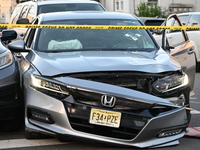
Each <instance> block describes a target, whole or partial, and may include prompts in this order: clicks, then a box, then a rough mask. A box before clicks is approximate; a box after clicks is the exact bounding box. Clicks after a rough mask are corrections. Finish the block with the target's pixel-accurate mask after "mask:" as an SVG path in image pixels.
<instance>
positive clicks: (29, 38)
mask: <svg viewBox="0 0 200 150" xmlns="http://www.w3.org/2000/svg"><path fill="white" fill-rule="evenodd" d="M32 24H35V25H37V24H38V18H36V19H35V20H33V23H32ZM35 31H36V28H33V29H32V28H29V29H28V30H27V32H26V34H25V36H24V42H25V45H26V47H28V48H30V47H31V46H32V42H33V38H34V34H35Z"/></svg>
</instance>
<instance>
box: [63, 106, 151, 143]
mask: <svg viewBox="0 0 200 150" xmlns="http://www.w3.org/2000/svg"><path fill="white" fill-rule="evenodd" d="M64 105H65V108H66V110H67V115H68V118H69V122H70V124H71V127H72V128H73V129H74V130H77V131H81V132H86V133H91V134H95V135H100V136H107V137H112V138H120V139H126V140H130V139H133V138H135V136H136V135H137V134H138V133H139V132H140V130H141V129H142V128H143V126H144V125H145V124H146V122H147V121H148V119H149V118H146V117H142V116H141V117H138V116H135V115H131V114H126V113H125V112H123V113H122V118H121V123H120V127H119V128H112V127H107V126H100V125H95V124H90V123H89V118H90V111H91V108H90V107H89V106H83V105H77V104H70V103H67V102H64ZM134 118H136V119H137V120H138V121H143V122H145V123H144V125H143V126H140V127H138V126H136V125H135V124H134V123H133V121H134Z"/></svg>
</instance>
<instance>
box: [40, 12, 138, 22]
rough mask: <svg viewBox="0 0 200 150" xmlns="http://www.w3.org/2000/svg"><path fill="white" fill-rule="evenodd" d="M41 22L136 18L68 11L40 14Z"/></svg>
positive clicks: (117, 13)
mask: <svg viewBox="0 0 200 150" xmlns="http://www.w3.org/2000/svg"><path fill="white" fill-rule="evenodd" d="M39 17H40V18H41V21H51V20H64V19H131V20H133V19H135V20H138V19H137V18H136V17H135V16H133V15H131V14H127V13H121V12H108V11H67V12H54V13H46V14H40V15H39Z"/></svg>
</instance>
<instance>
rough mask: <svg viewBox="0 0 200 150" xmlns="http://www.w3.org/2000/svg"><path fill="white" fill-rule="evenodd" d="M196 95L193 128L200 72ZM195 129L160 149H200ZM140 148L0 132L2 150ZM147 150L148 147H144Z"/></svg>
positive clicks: (198, 113)
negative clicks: (31, 138) (35, 138)
mask: <svg viewBox="0 0 200 150" xmlns="http://www.w3.org/2000/svg"><path fill="white" fill-rule="evenodd" d="M194 92H195V95H194V96H192V97H191V108H193V109H195V110H194V111H192V119H191V122H190V126H191V128H189V129H193V127H194V129H197V130H198V127H200V101H199V99H200V73H197V74H196V79H195V87H194ZM197 130H193V131H195V133H194V134H196V135H197V134H199V137H198V135H197V136H184V137H183V138H181V139H180V140H179V142H180V144H179V145H177V146H171V147H164V148H157V149H158V150H199V149H200V148H199V147H200V142H199V141H200V129H199V131H197ZM1 149H4V150H11V149H14V150H63V149H67V150H73V149H75V150H94V149H95V150H125V149H126V150H129V149H131V150H139V148H134V147H125V146H118V145H106V144H102V143H93V142H88V141H87V142H86V141H74V142H60V141H58V140H57V139H54V138H47V139H40V140H26V139H25V137H24V130H23V129H22V130H21V131H20V132H16V133H0V150H1ZM143 150H146V149H143Z"/></svg>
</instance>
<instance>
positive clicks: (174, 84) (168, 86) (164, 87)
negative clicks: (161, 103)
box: [153, 74, 188, 93]
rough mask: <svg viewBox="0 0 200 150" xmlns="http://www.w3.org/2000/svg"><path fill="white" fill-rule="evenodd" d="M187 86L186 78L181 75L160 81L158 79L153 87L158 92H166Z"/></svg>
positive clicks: (184, 75)
mask: <svg viewBox="0 0 200 150" xmlns="http://www.w3.org/2000/svg"><path fill="white" fill-rule="evenodd" d="M187 84H188V76H187V75H186V74H183V75H176V74H175V75H170V76H167V77H164V78H161V79H158V80H157V81H156V82H155V83H154V84H153V87H154V88H155V89H156V90H157V91H159V92H162V93H164V92H168V91H171V90H175V89H177V88H180V87H183V86H185V85H187Z"/></svg>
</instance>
